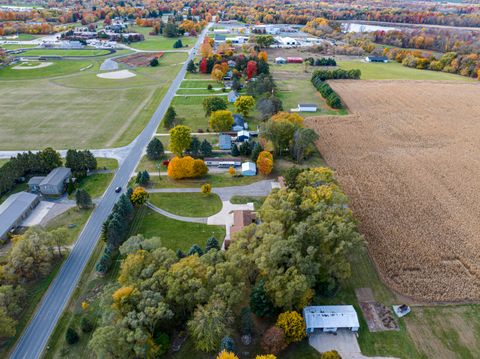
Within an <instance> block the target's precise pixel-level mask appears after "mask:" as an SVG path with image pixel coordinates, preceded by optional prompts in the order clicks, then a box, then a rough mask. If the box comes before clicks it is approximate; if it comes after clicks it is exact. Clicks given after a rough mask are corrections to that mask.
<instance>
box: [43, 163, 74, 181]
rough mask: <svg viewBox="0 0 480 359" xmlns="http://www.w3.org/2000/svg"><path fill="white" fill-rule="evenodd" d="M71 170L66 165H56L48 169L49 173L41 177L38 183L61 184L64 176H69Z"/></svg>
mask: <svg viewBox="0 0 480 359" xmlns="http://www.w3.org/2000/svg"><path fill="white" fill-rule="evenodd" d="M70 174H71V170H70V168H66V167H57V168H54V169H53V170H51V171H50V173H49V174H48V175H47V177H45V178H44V179H43V181H42V182H41V183H40V185H41V186H43V185H53V186H57V185H59V184H62V183H63V181H65V178H66V177H68V176H70Z"/></svg>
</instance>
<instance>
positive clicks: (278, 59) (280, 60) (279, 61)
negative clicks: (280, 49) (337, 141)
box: [275, 57, 287, 64]
mask: <svg viewBox="0 0 480 359" xmlns="http://www.w3.org/2000/svg"><path fill="white" fill-rule="evenodd" d="M275 63H276V64H286V63H287V60H286V59H285V58H284V57H276V58H275Z"/></svg>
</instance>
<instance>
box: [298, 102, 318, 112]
mask: <svg viewBox="0 0 480 359" xmlns="http://www.w3.org/2000/svg"><path fill="white" fill-rule="evenodd" d="M297 111H298V112H317V105H315V104H313V103H299V104H298V107H297Z"/></svg>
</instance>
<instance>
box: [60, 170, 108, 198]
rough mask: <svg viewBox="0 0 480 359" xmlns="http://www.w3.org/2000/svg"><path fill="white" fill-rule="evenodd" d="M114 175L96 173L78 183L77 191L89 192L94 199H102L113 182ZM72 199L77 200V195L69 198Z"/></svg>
mask: <svg viewBox="0 0 480 359" xmlns="http://www.w3.org/2000/svg"><path fill="white" fill-rule="evenodd" d="M112 178H113V173H95V174H92V175H90V176H87V177H84V178H81V179H80V180H79V181H78V183H77V189H83V190H85V191H87V192H88V194H89V195H90V197H92V199H94V198H97V197H101V196H102V195H103V192H105V190H106V189H107V187H108V185H109V184H110V182H111V181H112ZM68 197H69V198H70V199H74V198H75V193H72V194H71V195H70V196H68Z"/></svg>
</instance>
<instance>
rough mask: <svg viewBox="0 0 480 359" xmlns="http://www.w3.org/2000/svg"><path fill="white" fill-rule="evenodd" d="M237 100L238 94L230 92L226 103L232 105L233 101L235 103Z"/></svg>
mask: <svg viewBox="0 0 480 359" xmlns="http://www.w3.org/2000/svg"><path fill="white" fill-rule="evenodd" d="M237 98H238V93H237V91H234V90H232V91H230V92H229V93H228V95H227V99H228V102H230V103H234V102H235V101H237Z"/></svg>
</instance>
